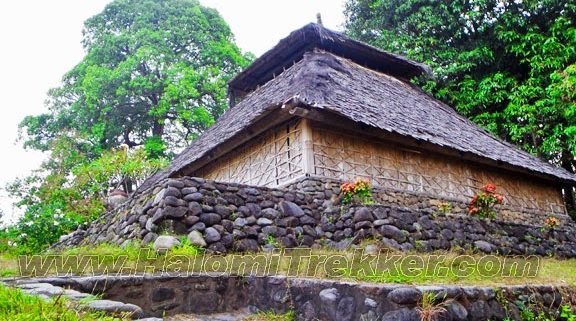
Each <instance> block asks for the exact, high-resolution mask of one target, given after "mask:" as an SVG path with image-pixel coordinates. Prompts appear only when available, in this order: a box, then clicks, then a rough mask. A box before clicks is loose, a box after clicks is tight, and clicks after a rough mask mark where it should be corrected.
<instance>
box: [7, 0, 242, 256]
mask: <svg viewBox="0 0 576 321" xmlns="http://www.w3.org/2000/svg"><path fill="white" fill-rule="evenodd" d="M82 44H83V46H84V49H85V50H86V55H85V57H84V58H83V59H82V61H81V62H80V63H78V64H77V65H76V66H75V67H74V68H73V69H72V70H70V71H69V72H68V73H66V74H65V75H64V77H63V79H62V85H61V86H60V87H58V88H54V89H51V90H50V91H49V93H48V99H47V107H48V112H47V113H45V114H42V115H37V116H28V117H26V118H25V119H24V120H23V121H22V123H21V124H20V127H21V131H22V139H23V140H24V145H25V146H26V147H28V148H34V149H38V150H42V151H47V152H49V157H48V159H47V161H45V162H44V163H43V164H42V166H41V168H39V169H38V170H37V171H35V172H33V173H32V174H31V175H30V176H28V177H25V178H23V179H18V180H16V181H15V182H13V183H12V184H10V185H9V186H8V188H7V190H8V191H9V193H10V195H11V196H12V197H13V198H14V199H16V200H17V202H16V205H17V206H18V207H20V208H21V209H22V210H23V211H24V214H23V216H22V217H21V218H20V220H19V221H18V222H17V223H16V224H15V225H13V226H10V227H8V228H6V229H3V230H2V229H0V252H2V251H14V250H16V252H17V253H32V252H38V251H41V250H42V249H44V248H45V247H46V246H48V245H49V244H51V243H54V242H55V241H57V240H58V238H59V236H60V235H62V234H65V233H68V232H70V231H71V230H73V229H75V228H77V227H78V226H80V225H82V224H84V223H86V222H89V221H91V220H93V219H95V218H97V217H98V216H99V215H101V214H102V213H103V212H105V211H106V204H107V196H108V194H109V192H110V191H112V190H115V189H122V190H124V191H125V192H128V193H129V192H131V191H132V190H134V188H136V187H137V186H138V184H139V183H140V182H142V181H143V180H144V179H145V178H147V177H148V176H149V175H151V174H152V173H154V172H155V171H157V170H158V169H159V168H161V167H164V166H166V165H167V159H168V158H169V157H170V156H171V154H172V153H174V152H176V151H177V150H178V149H179V148H180V147H182V146H185V145H187V143H188V142H189V141H190V140H192V139H194V138H195V137H196V136H197V135H199V134H200V133H201V132H202V131H203V130H205V129H206V128H208V127H209V126H210V125H211V124H212V123H213V122H214V121H215V119H216V118H218V116H220V115H221V114H222V113H223V112H224V110H225V109H226V107H227V101H226V94H227V93H226V88H227V82H228V80H229V79H230V78H231V77H232V76H234V75H235V74H236V73H237V72H238V71H240V70H241V69H242V68H243V67H244V66H246V65H247V64H248V63H249V61H250V60H251V59H252V57H251V56H250V55H244V54H242V52H241V51H240V49H239V48H238V47H237V46H236V45H235V44H234V39H233V35H232V33H231V31H230V28H229V27H228V25H227V24H226V22H224V20H223V19H222V18H221V17H220V15H219V14H218V12H216V11H215V10H213V9H208V8H205V7H203V6H201V5H200V4H199V3H198V2H197V1H196V0H115V1H113V2H112V3H110V4H109V5H107V6H106V8H105V9H104V11H103V12H101V13H100V14H98V15H96V16H94V17H92V18H90V19H88V20H87V21H86V22H85V24H84V30H83V41H82Z"/></svg>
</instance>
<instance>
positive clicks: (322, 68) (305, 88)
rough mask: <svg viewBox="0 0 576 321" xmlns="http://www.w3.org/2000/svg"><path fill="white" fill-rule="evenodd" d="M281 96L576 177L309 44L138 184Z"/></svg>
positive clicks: (508, 163) (489, 157) (536, 170)
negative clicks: (287, 65) (298, 57)
mask: <svg viewBox="0 0 576 321" xmlns="http://www.w3.org/2000/svg"><path fill="white" fill-rule="evenodd" d="M288 101H298V102H300V103H301V104H303V105H305V106H307V107H308V108H310V109H311V110H315V111H319V112H324V113H331V114H336V115H339V116H341V117H344V118H347V119H349V120H352V121H354V122H356V123H360V124H363V125H365V126H367V127H368V128H372V129H377V130H380V131H382V132H384V133H389V134H394V135H398V136H402V137H408V138H411V139H413V140H415V141H418V142H421V143H423V144H425V145H428V146H435V147H437V148H439V149H441V150H445V151H447V152H448V151H450V152H451V154H452V155H459V157H462V158H463V159H471V160H476V161H479V162H481V163H484V164H490V165H492V166H494V167H502V168H507V169H512V170H517V171H519V172H524V173H531V174H534V175H536V176H539V177H543V178H547V179H550V180H553V181H562V182H570V183H574V182H576V176H574V175H573V174H571V173H569V172H568V171H566V170H564V169H562V168H558V167H555V166H553V165H551V164H550V163H548V162H546V161H544V160H542V159H540V158H538V157H536V156H534V155H531V154H529V153H526V152H524V151H521V150H520V149H518V148H517V147H515V146H514V145H512V144H509V143H506V142H503V141H501V140H499V139H498V138H496V137H494V136H493V135H492V134H491V133H489V132H488V131H486V130H484V129H482V128H480V127H478V126H477V125H475V124H474V123H472V122H471V121H469V120H468V119H467V118H465V117H463V116H461V115H459V114H458V113H457V112H456V111H454V109H452V108H451V107H450V106H447V105H446V104H443V103H442V102H440V101H438V100H436V99H434V98H433V97H431V96H429V95H428V94H426V93H425V92H423V91H422V90H420V89H419V88H417V87H415V86H413V85H411V84H409V83H407V82H404V81H401V80H398V79H397V78H396V77H393V76H391V75H387V74H384V73H382V72H378V71H374V70H371V69H368V68H365V67H362V66H360V65H358V64H356V63H355V62H353V61H351V60H349V59H344V58H342V57H338V56H336V55H334V54H332V53H328V52H325V51H323V50H318V49H315V50H312V51H310V52H308V53H306V54H304V56H303V57H302V59H301V60H300V61H298V62H296V63H295V64H294V65H292V66H291V67H290V68H288V69H287V70H286V71H284V72H282V73H281V74H279V75H278V76H277V77H276V78H274V79H272V80H270V81H269V82H267V83H266V84H264V85H263V86H261V87H259V88H258V89H256V90H255V91H253V92H252V93H250V94H248V95H247V96H246V98H245V99H244V100H242V101H241V102H240V103H239V104H237V105H236V106H234V107H232V108H230V109H229V110H228V111H227V112H226V113H224V115H222V116H221V117H220V119H218V121H217V122H216V123H215V124H214V126H212V127H211V128H210V129H208V130H207V131H206V132H204V133H203V134H202V135H201V136H200V138H198V139H197V140H196V141H194V142H192V144H191V145H190V146H189V147H188V148H187V149H186V150H184V151H183V152H182V153H181V154H180V155H178V156H177V157H176V158H175V159H174V161H173V162H172V163H171V165H170V167H169V168H168V169H167V170H165V171H162V172H160V173H157V174H156V175H154V176H153V177H151V178H150V179H149V180H148V181H147V182H145V184H144V185H143V186H142V187H141V190H143V189H145V188H147V187H150V186H151V185H153V184H154V183H155V182H156V181H158V180H159V179H161V178H163V177H166V176H178V175H182V174H187V173H188V172H189V170H190V169H191V168H193V167H194V164H195V162H197V161H199V160H201V159H202V158H203V157H205V156H206V155H208V153H210V152H211V151H212V150H214V149H215V148H217V147H218V146H220V145H222V144H224V143H226V142H229V141H230V140H231V139H232V138H234V137H238V136H239V135H244V134H246V132H247V130H248V129H249V128H250V126H251V125H253V124H254V123H256V122H257V121H258V120H260V119H262V117H264V116H265V115H267V114H269V113H272V112H276V111H279V110H280V109H281V107H282V106H283V105H284V104H285V103H286V102H288Z"/></svg>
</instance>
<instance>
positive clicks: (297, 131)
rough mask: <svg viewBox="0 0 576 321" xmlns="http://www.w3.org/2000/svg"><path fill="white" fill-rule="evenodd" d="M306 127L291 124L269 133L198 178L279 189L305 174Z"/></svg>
mask: <svg viewBox="0 0 576 321" xmlns="http://www.w3.org/2000/svg"><path fill="white" fill-rule="evenodd" d="M301 135H302V126H301V122H300V121H291V122H289V123H286V124H283V125H280V126H278V127H276V128H273V129H271V130H268V131H266V132H265V133H264V134H262V135H260V136H258V137H257V138H256V139H254V140H252V141H251V142H249V143H247V144H245V145H243V146H239V147H237V148H236V149H234V150H233V151H232V152H230V153H228V154H227V155H226V156H224V157H223V158H220V159H218V160H217V161H215V162H213V163H211V164H209V165H207V166H205V167H204V168H202V169H200V170H198V171H197V172H196V173H194V176H199V177H204V178H207V179H213V180H216V181H221V182H234V183H243V184H250V185H257V186H278V185H281V184H283V183H285V182H287V181H290V180H292V179H294V178H297V177H300V176H302V175H304V174H303V170H302V138H301Z"/></svg>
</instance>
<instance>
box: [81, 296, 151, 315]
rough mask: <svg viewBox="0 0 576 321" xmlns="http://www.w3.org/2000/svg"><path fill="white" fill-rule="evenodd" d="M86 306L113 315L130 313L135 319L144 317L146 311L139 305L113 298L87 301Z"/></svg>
mask: <svg viewBox="0 0 576 321" xmlns="http://www.w3.org/2000/svg"><path fill="white" fill-rule="evenodd" d="M86 307H87V308H89V309H90V310H94V311H102V312H105V313H109V314H112V315H118V316H119V315H121V314H124V313H128V314H130V316H131V317H132V318H133V319H138V318H142V317H143V316H144V311H143V310H142V308H140V307H139V306H137V305H134V304H130V303H122V302H118V301H112V300H94V301H89V302H87V303H86Z"/></svg>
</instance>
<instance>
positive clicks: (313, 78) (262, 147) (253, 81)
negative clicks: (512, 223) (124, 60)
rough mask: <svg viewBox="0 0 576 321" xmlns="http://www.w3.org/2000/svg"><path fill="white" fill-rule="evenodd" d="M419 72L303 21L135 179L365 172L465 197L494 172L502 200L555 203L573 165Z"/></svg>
mask: <svg viewBox="0 0 576 321" xmlns="http://www.w3.org/2000/svg"><path fill="white" fill-rule="evenodd" d="M427 72H428V71H427V69H426V67H425V66H423V65H420V64H418V63H415V62H412V61H409V60H407V59H405V58H403V57H399V56H397V55H393V54H390V53H387V52H382V51H380V50H378V49H375V48H373V47H371V46H368V45H366V44H363V43H360V42H357V41H354V40H351V39H349V38H347V37H345V36H343V35H341V34H338V33H335V32H332V31H330V30H327V29H325V28H323V27H322V26H319V25H316V24H309V25H307V26H305V27H303V28H301V29H299V30H297V31H294V32H293V33H291V34H290V35H289V36H288V37H287V38H285V39H283V40H281V41H280V42H279V43H278V45H277V46H275V47H274V48H272V49H271V50H270V51H268V52H267V53H265V54H264V55H263V56H262V57H260V58H259V59H257V60H256V61H255V62H254V63H253V64H252V65H251V66H250V67H249V68H248V69H246V70H245V71H243V72H242V73H241V74H239V75H238V76H237V77H236V78H234V79H233V80H232V81H231V82H230V84H229V93H230V103H231V105H232V107H231V108H230V109H229V110H228V111H227V112H226V113H225V114H224V115H223V116H222V117H221V118H220V119H219V120H218V121H217V122H216V124H215V125H214V126H213V127H212V128H210V129H209V130H208V131H206V132H205V133H204V134H203V135H202V136H201V137H200V138H199V139H198V140H196V141H194V142H193V143H192V144H191V145H190V147H189V148H187V149H186V150H185V151H184V152H182V153H181V154H180V155H178V156H177V157H176V158H175V160H174V161H173V163H172V164H171V166H170V167H169V169H167V170H166V171H164V172H161V173H158V174H156V175H155V176H154V177H152V178H151V179H149V180H148V182H146V184H145V185H146V186H150V185H151V184H154V182H156V181H158V180H160V179H161V178H164V177H180V176H198V177H205V178H209V179H213V180H216V181H223V182H237V183H245V184H250V185H261V186H290V185H291V184H294V182H297V181H301V180H302V179H309V180H325V179H336V180H348V181H349V180H354V179H356V178H357V177H364V178H368V179H370V180H371V181H372V182H373V184H374V185H375V186H376V187H379V188H381V189H383V190H390V191H394V192H395V193H401V194H402V193H404V194H406V195H424V196H428V197H430V198H436V199H447V200H455V201H461V202H467V201H468V200H470V198H471V197H472V196H473V195H474V193H475V192H476V191H478V189H479V188H480V186H482V185H483V184H486V183H494V184H496V185H497V186H498V188H499V191H500V192H501V193H503V194H504V195H505V199H506V205H507V208H508V209H509V210H510V211H513V212H515V213H532V214H552V213H554V214H559V215H562V214H565V213H566V208H565V205H564V201H563V189H565V188H567V187H570V186H572V185H574V183H575V182H576V177H575V176H574V175H572V174H570V173H569V172H567V171H565V170H563V169H560V168H557V167H554V166H552V165H550V164H549V163H547V162H545V161H543V160H541V159H539V158H537V157H535V156H532V155H530V154H528V153H525V152H523V151H521V150H519V149H517V148H516V147H514V146H513V145H511V144H508V143H506V142H503V141H501V140H499V139H497V138H495V137H494V136H492V135H491V134H490V133H488V132H487V131H485V130H483V129H481V128H479V127H477V126H476V125H475V124H473V123H472V122H470V121H469V120H467V119H466V118H464V117H462V116H460V115H459V114H457V113H456V112H455V111H454V110H453V109H452V108H451V107H449V106H447V105H445V104H443V103H442V102H440V101H438V100H436V99H434V98H432V97H430V96H429V95H427V94H426V93H424V92H423V91H421V90H420V89H419V88H416V87H415V86H413V85H411V84H410V83H409V82H408V80H409V79H411V78H412V77H414V76H418V75H421V74H423V73H427ZM146 186H144V187H143V188H146Z"/></svg>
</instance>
